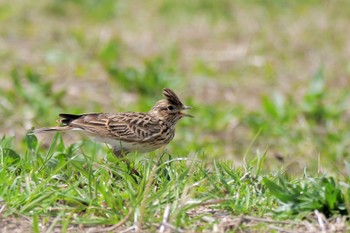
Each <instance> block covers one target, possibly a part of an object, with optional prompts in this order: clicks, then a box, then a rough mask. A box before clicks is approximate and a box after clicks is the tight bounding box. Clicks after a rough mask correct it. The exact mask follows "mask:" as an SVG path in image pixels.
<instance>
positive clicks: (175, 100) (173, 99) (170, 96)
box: [163, 88, 183, 106]
mask: <svg viewBox="0 0 350 233" xmlns="http://www.w3.org/2000/svg"><path fill="white" fill-rule="evenodd" d="M163 95H164V97H165V98H166V99H167V100H168V101H169V103H171V104H174V105H177V106H183V103H182V102H181V101H180V99H179V97H178V96H177V95H176V94H175V92H174V91H173V90H171V89H169V88H164V89H163Z"/></svg>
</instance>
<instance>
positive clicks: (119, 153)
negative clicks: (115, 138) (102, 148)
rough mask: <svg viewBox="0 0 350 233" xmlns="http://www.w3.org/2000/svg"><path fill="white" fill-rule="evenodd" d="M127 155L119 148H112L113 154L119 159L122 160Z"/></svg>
mask: <svg viewBox="0 0 350 233" xmlns="http://www.w3.org/2000/svg"><path fill="white" fill-rule="evenodd" d="M127 153H128V152H127V151H125V150H123V149H122V148H120V147H117V146H115V147H113V154H114V155H115V156H116V157H117V158H119V159H123V158H124V156H125V155H126V154H127Z"/></svg>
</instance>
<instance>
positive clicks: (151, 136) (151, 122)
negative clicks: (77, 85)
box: [33, 88, 193, 157]
mask: <svg viewBox="0 0 350 233" xmlns="http://www.w3.org/2000/svg"><path fill="white" fill-rule="evenodd" d="M163 95H164V96H165V98H166V99H163V100H160V101H158V102H157V103H156V104H155V105H154V106H153V108H152V109H151V110H150V111H149V112H122V113H86V114H81V115H73V114H59V116H60V117H61V118H62V119H60V120H59V122H60V123H62V124H63V126H57V127H49V128H40V129H35V130H33V133H34V134H39V133H46V132H54V131H70V130H81V131H83V132H84V133H86V134H87V135H89V136H91V137H93V138H94V139H95V140H97V141H99V142H104V143H107V144H110V145H111V146H112V147H113V153H114V154H115V155H116V156H118V157H122V156H123V155H126V154H128V153H130V152H134V151H138V152H140V153H145V152H150V151H153V150H156V149H158V148H160V147H162V146H164V145H166V144H168V143H169V142H170V141H171V140H172V139H173V138H174V135H175V125H176V123H177V122H178V120H180V119H181V118H183V117H193V116H192V115H189V114H186V113H184V112H183V110H186V109H190V108H191V107H189V106H185V105H184V104H183V103H182V102H181V101H180V99H179V97H178V96H177V95H176V94H175V92H174V91H173V90H171V89H168V88H164V89H163Z"/></svg>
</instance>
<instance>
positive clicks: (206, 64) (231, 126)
mask: <svg viewBox="0 0 350 233" xmlns="http://www.w3.org/2000/svg"><path fill="white" fill-rule="evenodd" d="M349 20H350V2H349V1H345V0H343V1H341V0H334V1H315V0H312V1H311V0H310V1H301V0H298V1H286V0H280V1H272V0H266V1H258V0H236V1H229V0H218V1H210V0H190V1H185V0H179V1H159V0H152V1H114V0H52V1H44V0H38V1H24V0H14V1H7V2H5V1H2V3H1V4H0V59H1V62H0V70H1V72H0V129H1V131H0V136H4V135H6V136H15V138H16V144H15V148H16V150H19V151H20V152H21V151H22V152H23V151H25V150H26V148H25V145H24V143H22V141H23V136H24V135H25V134H26V132H27V130H29V129H30V128H32V127H43V126H51V125H55V124H56V123H55V122H56V119H57V115H58V114H59V113H61V112H67V113H83V112H100V111H101V112H102V111H103V112H119V111H148V110H149V109H150V108H151V107H152V105H153V104H154V103H155V101H157V100H158V99H160V98H162V96H161V92H162V88H163V87H169V88H172V89H174V90H175V91H176V92H177V93H178V94H179V96H180V97H181V98H182V99H183V102H184V103H186V104H187V105H192V106H193V107H194V109H193V111H191V113H192V114H193V115H195V116H196V118H195V119H184V120H182V121H181V122H179V124H178V126H177V135H176V137H175V139H174V141H173V142H172V143H170V145H169V146H168V151H169V152H170V153H171V154H174V155H178V156H192V155H196V156H197V157H199V158H200V159H203V160H208V161H210V160H212V159H221V160H234V161H237V165H239V164H241V163H242V162H243V161H244V158H246V159H254V158H256V157H257V156H261V155H262V154H264V153H266V159H267V160H268V161H269V162H268V163H265V167H264V168H265V169H266V170H267V171H268V170H273V169H276V168H281V167H283V168H284V169H286V170H287V171H289V172H290V173H291V174H299V173H302V172H303V169H304V168H305V167H307V169H308V170H309V171H311V172H315V173H316V172H319V171H326V172H328V173H342V172H344V161H346V160H348V157H349V149H350V134H349V132H350V131H349V129H350V126H349V122H350V119H349V117H350V112H349V84H350V77H349V75H350V62H349V61H350V60H349V58H350V40H349V38H350V30H348V29H349V26H348V25H349ZM64 137H65V138H69V139H70V138H71V137H75V136H71V135H65V136H64ZM77 137H78V140H79V139H80V136H77ZM40 139H41V140H42V144H43V149H44V148H45V145H46V144H49V143H50V139H45V138H42V137H41V138H40ZM45 140H46V141H48V142H46V143H45ZM102 147H103V146H102Z"/></svg>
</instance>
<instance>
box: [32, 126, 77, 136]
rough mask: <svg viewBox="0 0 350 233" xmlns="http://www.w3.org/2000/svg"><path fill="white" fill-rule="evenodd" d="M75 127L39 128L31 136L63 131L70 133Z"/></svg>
mask: <svg viewBox="0 0 350 233" xmlns="http://www.w3.org/2000/svg"><path fill="white" fill-rule="evenodd" d="M73 129H74V128H73V127H70V126H57V127H48V128H39V129H34V130H32V131H31V132H29V134H41V133H49V132H62V131H68V130H73Z"/></svg>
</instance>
